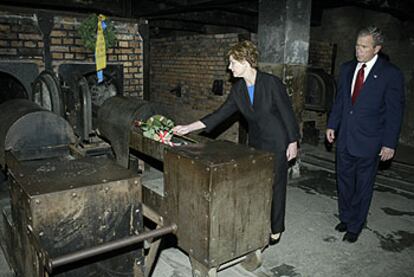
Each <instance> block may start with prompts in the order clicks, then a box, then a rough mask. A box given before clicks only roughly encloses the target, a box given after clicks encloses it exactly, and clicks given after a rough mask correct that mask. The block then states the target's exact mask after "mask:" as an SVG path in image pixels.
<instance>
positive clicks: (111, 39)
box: [78, 14, 116, 52]
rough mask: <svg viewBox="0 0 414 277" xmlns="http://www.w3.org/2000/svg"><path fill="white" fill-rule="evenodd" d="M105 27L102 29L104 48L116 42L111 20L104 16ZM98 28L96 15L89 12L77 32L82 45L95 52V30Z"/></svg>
mask: <svg viewBox="0 0 414 277" xmlns="http://www.w3.org/2000/svg"><path fill="white" fill-rule="evenodd" d="M105 23H106V29H105V30H104V37H105V46H106V49H108V48H111V47H113V46H114V45H115V44H116V35H115V27H114V25H113V24H112V22H111V21H110V20H109V19H108V18H106V20H105ZM97 29H98V16H97V15H96V14H91V15H90V16H88V17H87V18H86V19H85V20H84V21H83V22H82V23H81V25H80V26H79V29H78V34H79V36H80V38H81V39H82V42H83V44H84V46H85V47H86V48H87V49H89V50H91V51H94V52H95V46H96V32H97Z"/></svg>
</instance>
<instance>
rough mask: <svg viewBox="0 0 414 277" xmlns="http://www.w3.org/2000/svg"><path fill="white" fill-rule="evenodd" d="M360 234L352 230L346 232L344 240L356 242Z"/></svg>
mask: <svg viewBox="0 0 414 277" xmlns="http://www.w3.org/2000/svg"><path fill="white" fill-rule="evenodd" d="M358 236H359V234H356V233H352V232H346V233H345V235H344V238H343V239H342V240H343V241H347V242H349V243H354V242H356V241H357V240H358Z"/></svg>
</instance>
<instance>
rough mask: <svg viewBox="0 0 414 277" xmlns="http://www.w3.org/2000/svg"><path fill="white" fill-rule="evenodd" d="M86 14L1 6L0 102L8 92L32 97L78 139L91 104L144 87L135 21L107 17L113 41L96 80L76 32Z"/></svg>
mask: <svg viewBox="0 0 414 277" xmlns="http://www.w3.org/2000/svg"><path fill="white" fill-rule="evenodd" d="M85 18H86V15H82V14H76V13H64V12H59V13H57V12H51V11H43V10H30V9H17V8H8V9H6V8H5V9H2V11H0V104H1V103H2V102H5V101H7V100H9V99H13V98H26V99H29V100H32V101H34V102H36V103H38V104H40V105H41V106H43V107H45V108H47V109H49V110H52V111H54V112H55V113H57V114H59V115H61V116H63V117H64V118H65V119H67V120H68V121H69V122H70V123H71V125H72V126H74V128H75V130H76V132H77V135H78V136H79V137H80V138H81V140H87V139H88V132H90V129H91V128H92V127H93V124H94V122H93V120H92V118H93V115H95V114H96V110H97V109H96V108H97V107H98V106H100V105H101V104H102V103H103V101H104V100H105V99H106V98H108V97H110V96H114V95H126V96H133V97H137V98H141V97H142V91H143V70H142V67H143V55H142V49H143V45H142V44H143V43H142V38H141V36H140V34H139V31H138V22H136V21H134V20H131V19H129V20H125V19H119V18H111V21H112V22H113V24H114V27H115V32H116V37H117V43H116V46H114V47H113V48H111V49H108V50H107V64H108V66H107V68H106V69H105V70H104V82H102V83H100V84H97V81H96V72H95V64H94V54H93V52H92V51H90V50H88V49H86V48H85V47H84V46H83V42H82V41H81V39H80V37H79V35H78V33H77V30H78V28H79V26H80V24H81V22H82V21H83V20H84V19H85ZM87 98H88V99H87ZM85 103H86V105H88V106H90V107H91V110H90V111H87V110H85ZM77 109H78V110H79V109H81V113H79V111H78V110H77ZM82 109H84V110H83V111H82ZM85 113H88V114H89V117H90V118H88V116H87V117H85ZM76 114H81V115H82V116H83V118H79V116H78V115H76ZM85 118H87V120H88V121H90V122H85ZM82 121H83V122H82ZM85 125H86V126H85Z"/></svg>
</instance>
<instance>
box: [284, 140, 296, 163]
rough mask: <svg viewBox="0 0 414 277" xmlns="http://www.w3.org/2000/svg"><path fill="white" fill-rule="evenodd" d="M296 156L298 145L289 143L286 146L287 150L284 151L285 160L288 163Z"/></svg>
mask: <svg viewBox="0 0 414 277" xmlns="http://www.w3.org/2000/svg"><path fill="white" fill-rule="evenodd" d="M297 155H298V143H297V141H295V142H291V143H289V145H288V148H287V150H286V159H287V160H288V161H290V160H293V159H294V158H296V157H297Z"/></svg>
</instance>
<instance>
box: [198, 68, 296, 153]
mask: <svg viewBox="0 0 414 277" xmlns="http://www.w3.org/2000/svg"><path fill="white" fill-rule="evenodd" d="M237 111H240V112H241V113H242V114H243V116H244V117H245V119H246V120H247V123H248V129H249V130H248V132H249V136H248V138H249V145H250V146H252V147H254V148H257V149H260V150H265V151H270V152H281V151H285V150H286V148H287V145H288V144H289V143H291V142H294V141H298V140H299V136H300V135H299V128H298V124H297V121H296V118H295V115H294V113H293V110H292V105H291V102H290V99H289V97H288V95H287V93H286V89H285V86H284V85H283V84H282V82H281V81H280V79H279V78H277V77H276V76H274V75H271V74H268V73H264V72H260V71H257V76H256V83H255V91H254V101H253V105H251V104H250V99H249V95H248V91H247V86H246V82H245V81H244V79H242V78H241V79H240V80H238V81H237V82H236V83H235V84H234V85H233V86H232V88H231V91H230V94H229V96H228V97H227V99H226V101H225V102H224V103H223V105H222V106H221V107H220V108H219V109H217V110H216V111H215V112H213V113H211V114H209V115H207V116H205V117H204V118H202V119H201V122H203V123H204V124H205V125H206V131H207V132H209V131H211V130H212V129H213V128H214V127H215V126H217V125H218V124H220V123H221V122H222V121H224V120H225V119H227V118H228V117H229V116H231V115H232V114H233V113H235V112H237Z"/></svg>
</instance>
